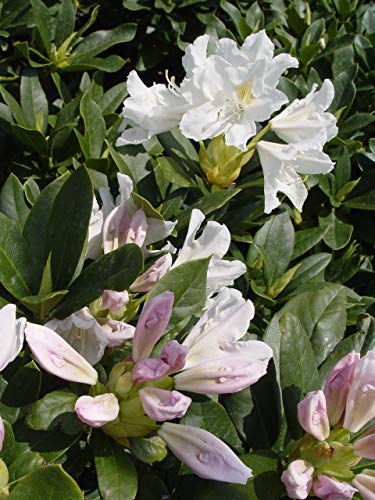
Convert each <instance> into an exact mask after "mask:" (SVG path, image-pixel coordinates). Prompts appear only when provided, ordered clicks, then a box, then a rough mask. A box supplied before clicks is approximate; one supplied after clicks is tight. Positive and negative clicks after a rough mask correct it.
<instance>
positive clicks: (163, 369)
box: [132, 358, 170, 385]
mask: <svg viewBox="0 0 375 500" xmlns="http://www.w3.org/2000/svg"><path fill="white" fill-rule="evenodd" d="M169 368H170V367H169V365H168V364H167V363H165V362H164V361H163V360H161V359H160V358H147V359H140V360H139V361H137V363H136V364H135V365H134V368H133V370H132V381H133V384H135V385H139V384H143V382H147V381H148V380H155V379H158V378H161V377H165V376H166V375H167V374H168V372H169Z"/></svg>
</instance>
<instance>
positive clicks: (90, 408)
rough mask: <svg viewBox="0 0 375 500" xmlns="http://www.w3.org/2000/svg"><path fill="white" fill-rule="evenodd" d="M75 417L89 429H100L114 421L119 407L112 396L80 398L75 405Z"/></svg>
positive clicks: (102, 395)
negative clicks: (89, 427)
mask: <svg viewBox="0 0 375 500" xmlns="http://www.w3.org/2000/svg"><path fill="white" fill-rule="evenodd" d="M74 409H75V411H76V414H77V417H78V418H79V419H80V420H81V421H82V422H84V423H85V424H88V425H90V426H91V427H102V426H103V425H105V424H107V423H108V422H112V421H113V420H116V418H117V417H118V414H119V411H120V406H119V404H118V401H117V398H116V396H115V395H114V394H101V395H100V396H95V397H91V396H81V397H80V398H78V399H77V401H76V404H75V408H74Z"/></svg>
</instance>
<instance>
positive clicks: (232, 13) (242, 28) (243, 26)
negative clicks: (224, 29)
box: [220, 0, 251, 39]
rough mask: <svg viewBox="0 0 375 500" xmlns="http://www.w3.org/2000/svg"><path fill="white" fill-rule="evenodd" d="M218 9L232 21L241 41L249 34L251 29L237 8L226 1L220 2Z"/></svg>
mask: <svg viewBox="0 0 375 500" xmlns="http://www.w3.org/2000/svg"><path fill="white" fill-rule="evenodd" d="M220 7H221V8H222V9H223V10H224V11H225V12H226V13H227V14H228V16H229V17H230V18H231V19H232V21H233V23H234V25H235V27H236V29H237V31H238V34H239V35H240V37H241V38H243V39H244V38H246V37H247V35H249V34H250V33H251V29H250V27H249V26H248V24H247V22H246V20H245V18H243V17H242V15H241V12H240V11H239V10H238V9H237V7H235V6H234V5H233V3H232V2H227V1H226V0H221V1H220Z"/></svg>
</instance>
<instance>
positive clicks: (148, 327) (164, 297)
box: [133, 292, 174, 361]
mask: <svg viewBox="0 0 375 500" xmlns="http://www.w3.org/2000/svg"><path fill="white" fill-rule="evenodd" d="M173 301H174V295H173V293H172V292H163V293H161V294H160V295H157V296H156V297H154V298H153V299H151V300H150V301H148V302H147V303H146V304H145V306H144V307H143V310H142V312H141V315H140V316H139V320H138V323H137V327H136V329H135V332H134V339H133V360H134V361H138V360H139V359H144V358H147V357H148V356H149V355H150V354H151V351H152V349H153V348H154V347H155V345H156V343H157V342H158V341H159V340H160V338H161V337H162V335H163V333H164V331H165V329H166V327H167V325H168V322H169V319H170V317H171V314H172V307H173Z"/></svg>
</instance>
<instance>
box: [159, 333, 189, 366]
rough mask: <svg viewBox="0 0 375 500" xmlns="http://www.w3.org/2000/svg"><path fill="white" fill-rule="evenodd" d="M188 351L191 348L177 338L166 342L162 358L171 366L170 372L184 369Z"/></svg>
mask: <svg viewBox="0 0 375 500" xmlns="http://www.w3.org/2000/svg"><path fill="white" fill-rule="evenodd" d="M188 352H189V348H188V347H186V346H184V345H182V344H180V343H179V342H177V340H171V341H170V342H167V343H166V344H165V346H164V347H163V349H162V351H161V354H160V359H161V360H162V361H164V363H167V365H168V366H169V374H170V373H176V372H178V371H180V370H182V368H183V367H184V366H185V361H186V356H187V354H188Z"/></svg>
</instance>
